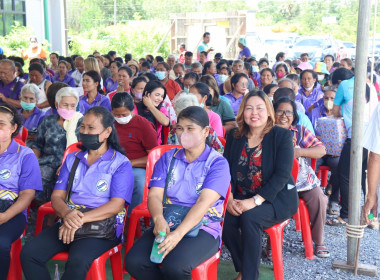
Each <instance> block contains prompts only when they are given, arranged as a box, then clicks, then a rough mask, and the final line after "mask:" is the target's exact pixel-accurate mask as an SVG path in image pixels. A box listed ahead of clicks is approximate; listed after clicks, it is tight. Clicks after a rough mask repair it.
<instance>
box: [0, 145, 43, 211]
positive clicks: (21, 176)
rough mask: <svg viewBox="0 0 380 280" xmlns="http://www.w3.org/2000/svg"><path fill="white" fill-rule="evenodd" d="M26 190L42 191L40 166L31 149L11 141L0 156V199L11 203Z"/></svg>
mask: <svg viewBox="0 0 380 280" xmlns="http://www.w3.org/2000/svg"><path fill="white" fill-rule="evenodd" d="M27 189H33V190H36V191H42V181H41V172H40V166H39V165H38V161H37V158H36V156H35V155H34V153H33V151H32V150H31V149H29V148H28V147H24V146H21V145H20V144H18V143H17V142H16V141H14V140H12V142H11V144H10V145H9V147H8V149H6V150H5V151H4V152H3V153H2V154H0V199H6V200H12V201H13V200H14V199H16V198H17V197H18V195H19V193H20V191H24V190H27ZM23 214H24V215H25V217H27V216H26V209H25V210H24V211H23Z"/></svg>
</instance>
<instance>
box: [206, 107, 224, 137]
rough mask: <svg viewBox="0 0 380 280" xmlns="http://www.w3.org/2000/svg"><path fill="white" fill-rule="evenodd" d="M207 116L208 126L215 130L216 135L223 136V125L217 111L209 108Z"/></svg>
mask: <svg viewBox="0 0 380 280" xmlns="http://www.w3.org/2000/svg"><path fill="white" fill-rule="evenodd" d="M208 118H209V120H210V126H211V127H212V128H213V129H214V130H215V132H216V135H218V136H220V137H223V125H222V120H221V119H220V116H219V115H218V114H217V113H215V112H213V111H212V110H210V111H209V112H208Z"/></svg>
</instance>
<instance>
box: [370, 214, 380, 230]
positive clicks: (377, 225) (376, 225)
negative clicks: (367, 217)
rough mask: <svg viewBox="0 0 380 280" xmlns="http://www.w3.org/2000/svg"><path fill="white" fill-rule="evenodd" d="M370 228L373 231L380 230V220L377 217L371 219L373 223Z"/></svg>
mask: <svg viewBox="0 0 380 280" xmlns="http://www.w3.org/2000/svg"><path fill="white" fill-rule="evenodd" d="M368 227H369V228H371V229H375V230H377V229H379V220H378V218H377V217H375V218H373V219H371V223H370V224H369V225H368Z"/></svg>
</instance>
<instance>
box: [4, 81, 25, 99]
mask: <svg viewBox="0 0 380 280" xmlns="http://www.w3.org/2000/svg"><path fill="white" fill-rule="evenodd" d="M23 86H24V83H23V82H21V81H17V79H14V80H13V81H12V82H10V83H9V84H6V85H4V84H3V82H2V81H0V92H1V93H2V94H4V95H5V97H7V98H12V99H14V100H19V99H20V93H21V88H22V87H23Z"/></svg>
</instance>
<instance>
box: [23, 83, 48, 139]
mask: <svg viewBox="0 0 380 280" xmlns="http://www.w3.org/2000/svg"><path fill="white" fill-rule="evenodd" d="M39 94H40V89H39V88H38V87H37V86H36V85H35V84H26V85H25V86H23V87H22V88H21V95H20V98H21V108H22V109H20V110H19V112H20V114H21V116H22V117H23V119H24V127H26V129H27V130H28V140H33V139H34V136H35V135H36V133H37V128H38V126H39V125H40V123H41V122H42V120H43V118H44V117H45V112H44V111H42V110H40V109H39V108H38V107H36V104H37V100H38V95H39Z"/></svg>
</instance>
